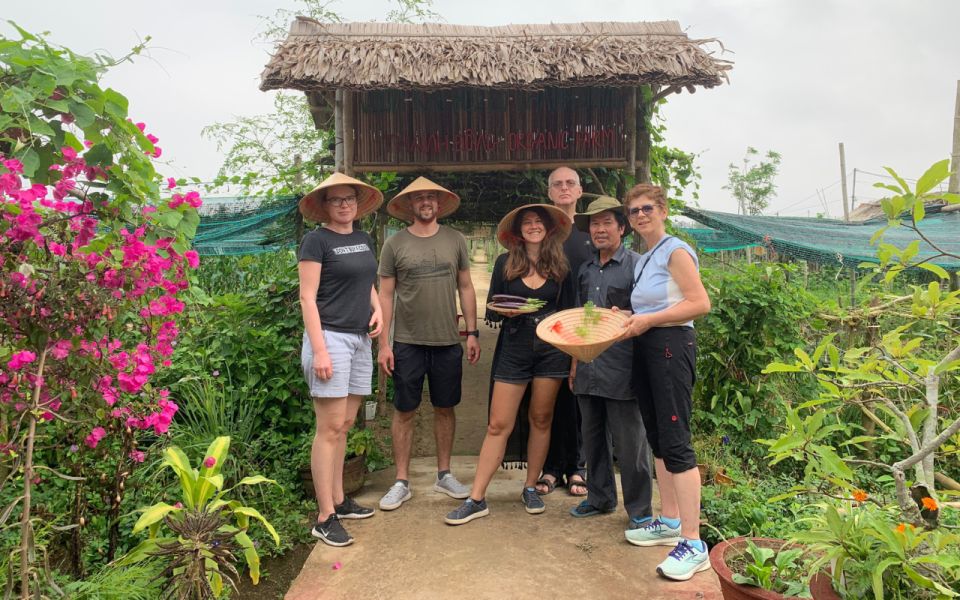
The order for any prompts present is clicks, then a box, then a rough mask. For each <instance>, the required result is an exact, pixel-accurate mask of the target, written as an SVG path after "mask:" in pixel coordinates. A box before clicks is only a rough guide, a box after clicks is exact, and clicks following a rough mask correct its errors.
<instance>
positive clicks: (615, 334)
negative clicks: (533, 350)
mask: <svg viewBox="0 0 960 600" xmlns="http://www.w3.org/2000/svg"><path fill="white" fill-rule="evenodd" d="M592 310H593V311H595V312H596V313H599V314H600V319H599V321H598V322H596V323H593V324H588V323H585V322H584V318H585V311H584V309H583V308H571V309H569V310H562V311H560V312H558V313H554V314H552V315H550V316H549V317H547V318H546V319H544V320H543V321H540V324H539V325H537V337H539V338H540V339H541V340H543V341H545V342H547V343H548V344H551V345H553V346H556V347H557V348H559V349H560V350H561V351H563V352H566V353H567V354H569V355H570V356H572V357H574V358H575V359H577V360H579V361H580V362H590V361H592V360H593V359H595V358H596V357H598V356H600V354H601V353H602V352H603V351H604V350H606V349H607V348H609V347H610V346H612V345H613V343H614V342H616V341H617V339H618V338H619V337H620V336H621V335H623V325H624V323H626V322H627V318H628V317H629V315H628V313H625V312H622V311H621V312H614V311H612V310H610V309H609V308H594V309H592ZM579 328H585V329H586V335H585V336H581V335H579V334H578V333H577V329H579ZM581 333H582V332H581Z"/></svg>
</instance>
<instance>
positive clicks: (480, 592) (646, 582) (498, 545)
mask: <svg viewBox="0 0 960 600" xmlns="http://www.w3.org/2000/svg"><path fill="white" fill-rule="evenodd" d="M475 465H476V458H475V457H472V456H470V457H461V456H457V457H454V461H453V470H454V472H455V473H457V474H458V475H459V476H460V478H461V479H462V480H464V481H469V480H470V479H471V478H472V475H473V472H474V468H475ZM435 477H436V463H435V461H434V459H433V458H428V457H425V458H416V459H414V460H413V462H412V464H411V479H410V483H411V489H412V490H413V494H414V496H413V498H412V499H411V500H410V501H408V502H407V503H405V504H404V505H403V506H402V507H401V508H400V509H398V510H395V511H392V512H383V511H379V510H378V511H377V514H376V515H375V516H374V517H372V518H370V519H366V520H363V521H348V522H346V526H347V529H348V530H349V531H350V533H351V534H352V535H353V536H354V537H355V538H356V540H357V541H356V542H355V543H354V544H353V545H352V546H348V547H346V548H333V547H330V546H326V545H324V544H323V543H320V542H318V543H317V545H316V547H315V548H314V550H313V552H312V553H311V555H310V557H309V559H307V562H306V564H304V567H303V570H302V571H301V573H300V576H299V577H297V579H296V580H295V581H294V582H293V585H292V586H291V588H290V590H289V592H288V593H287V595H286V598H287V599H288V600H316V599H321V598H322V599H350V600H360V599H364V600H365V599H380V598H382V599H384V600H407V599H410V600H413V599H418V600H419V599H434V598H436V599H440V598H443V599H447V598H471V599H488V598H489V599H499V598H510V599H514V598H516V599H525V598H531V599H541V598H545V599H551V598H558V597H561V598H583V599H590V600H593V599H601V598H602V599H606V598H630V599H636V598H640V599H642V600H694V599H696V600H701V599H702V600H721V594H720V589H719V584H718V582H717V578H716V576H715V575H714V573H713V571H706V572H703V573H698V574H697V575H695V576H694V577H693V579H691V580H690V581H687V582H671V581H667V580H665V579H661V578H660V577H658V576H657V575H656V571H655V567H656V565H657V563H659V562H660V561H661V560H663V558H664V557H665V556H666V554H667V552H669V548H665V547H654V548H638V547H636V546H632V545H630V544H628V543H627V542H626V541H625V540H624V538H623V529H624V526H625V522H626V515H625V513H624V512H623V511H622V508H621V509H619V510H618V511H617V512H616V513H614V514H610V515H604V516H599V517H590V518H586V519H574V518H573V517H571V516H569V515H568V514H567V511H568V510H569V509H570V508H571V507H572V506H574V505H575V504H576V502H577V501H576V499H574V498H573V497H571V496H568V495H567V494H566V490H564V489H557V491H555V492H554V493H553V494H550V495H548V496H545V497H544V498H545V501H546V503H547V511H546V512H545V513H543V514H540V515H528V514H526V512H524V510H523V507H522V505H521V504H520V501H519V495H520V487H521V485H522V483H523V472H521V471H500V472H499V473H497V475H496V477H495V478H494V480H493V482H492V484H491V485H490V488H489V490H488V493H487V502H488V504H489V506H490V516H488V517H485V518H482V519H478V520H476V521H473V522H471V523H468V524H466V525H461V526H458V527H451V526H448V525H446V524H444V522H443V516H444V515H445V514H446V513H447V512H448V511H450V510H452V509H453V508H455V507H456V506H457V505H458V503H459V501H458V500H453V499H452V498H448V497H447V496H445V495H442V494H438V493H435V492H433V491H432V485H433V480H434V478H435ZM391 483H393V470H392V469H386V470H384V471H379V472H377V473H375V474H373V475H371V476H368V478H367V483H366V485H365V486H364V488H363V490H362V491H361V492H360V494H358V495H357V496H356V498H357V500H358V501H359V502H360V503H361V504H364V505H366V506H376V505H377V502H378V501H379V499H380V496H381V495H382V494H383V492H384V491H385V490H386V489H387V487H388V486H389V485H390V484H391ZM338 564H339V568H335V566H336V565H338Z"/></svg>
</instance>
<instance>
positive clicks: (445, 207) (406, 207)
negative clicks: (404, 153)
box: [387, 177, 460, 223]
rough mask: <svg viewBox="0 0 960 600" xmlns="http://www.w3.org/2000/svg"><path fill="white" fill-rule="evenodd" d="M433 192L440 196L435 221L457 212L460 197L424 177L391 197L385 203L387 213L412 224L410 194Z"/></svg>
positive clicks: (418, 178)
mask: <svg viewBox="0 0 960 600" xmlns="http://www.w3.org/2000/svg"><path fill="white" fill-rule="evenodd" d="M426 191H435V192H437V193H439V194H440V202H439V205H438V207H437V219H442V218H444V217H448V216H450V215H452V214H453V213H455V212H457V209H458V208H459V207H460V196H457V195H456V194H454V193H453V192H451V191H450V190H448V189H447V188H445V187H443V186H440V185H437V184H435V183H434V182H432V181H430V180H429V179H427V178H426V177H417V178H416V179H415V180H414V181H413V183H411V184H410V185H408V186H407V187H405V188H403V191H402V192H400V193H399V194H397V195H396V196H394V197H393V199H392V200H390V202H389V203H387V212H388V213H390V215H391V216H393V217H396V218H398V219H400V220H401V221H406V222H407V223H413V221H414V219H413V208H412V207H411V206H410V194H412V193H414V192H426Z"/></svg>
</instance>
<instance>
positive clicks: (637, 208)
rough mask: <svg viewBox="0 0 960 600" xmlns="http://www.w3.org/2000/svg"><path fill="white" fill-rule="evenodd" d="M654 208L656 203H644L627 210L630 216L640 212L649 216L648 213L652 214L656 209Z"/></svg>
mask: <svg viewBox="0 0 960 600" xmlns="http://www.w3.org/2000/svg"><path fill="white" fill-rule="evenodd" d="M656 208H657V205H656V204H644V205H643V206H634V207H632V208H631V209H630V211H629V212H630V216H631V217H635V216H637V215H639V214H640V213H641V212H642V213H643V214H645V215H647V216H648V217H649V216H650V215H652V214H653V211H654V210H656Z"/></svg>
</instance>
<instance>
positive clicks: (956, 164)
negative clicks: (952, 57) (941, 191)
mask: <svg viewBox="0 0 960 600" xmlns="http://www.w3.org/2000/svg"><path fill="white" fill-rule="evenodd" d="M950 168H951V170H952V171H953V173H952V174H951V175H950V185H949V186H948V187H947V191H948V192H951V193H953V194H960V81H957V103H956V107H955V108H954V115H953V157H952V158H951V161H950Z"/></svg>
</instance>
